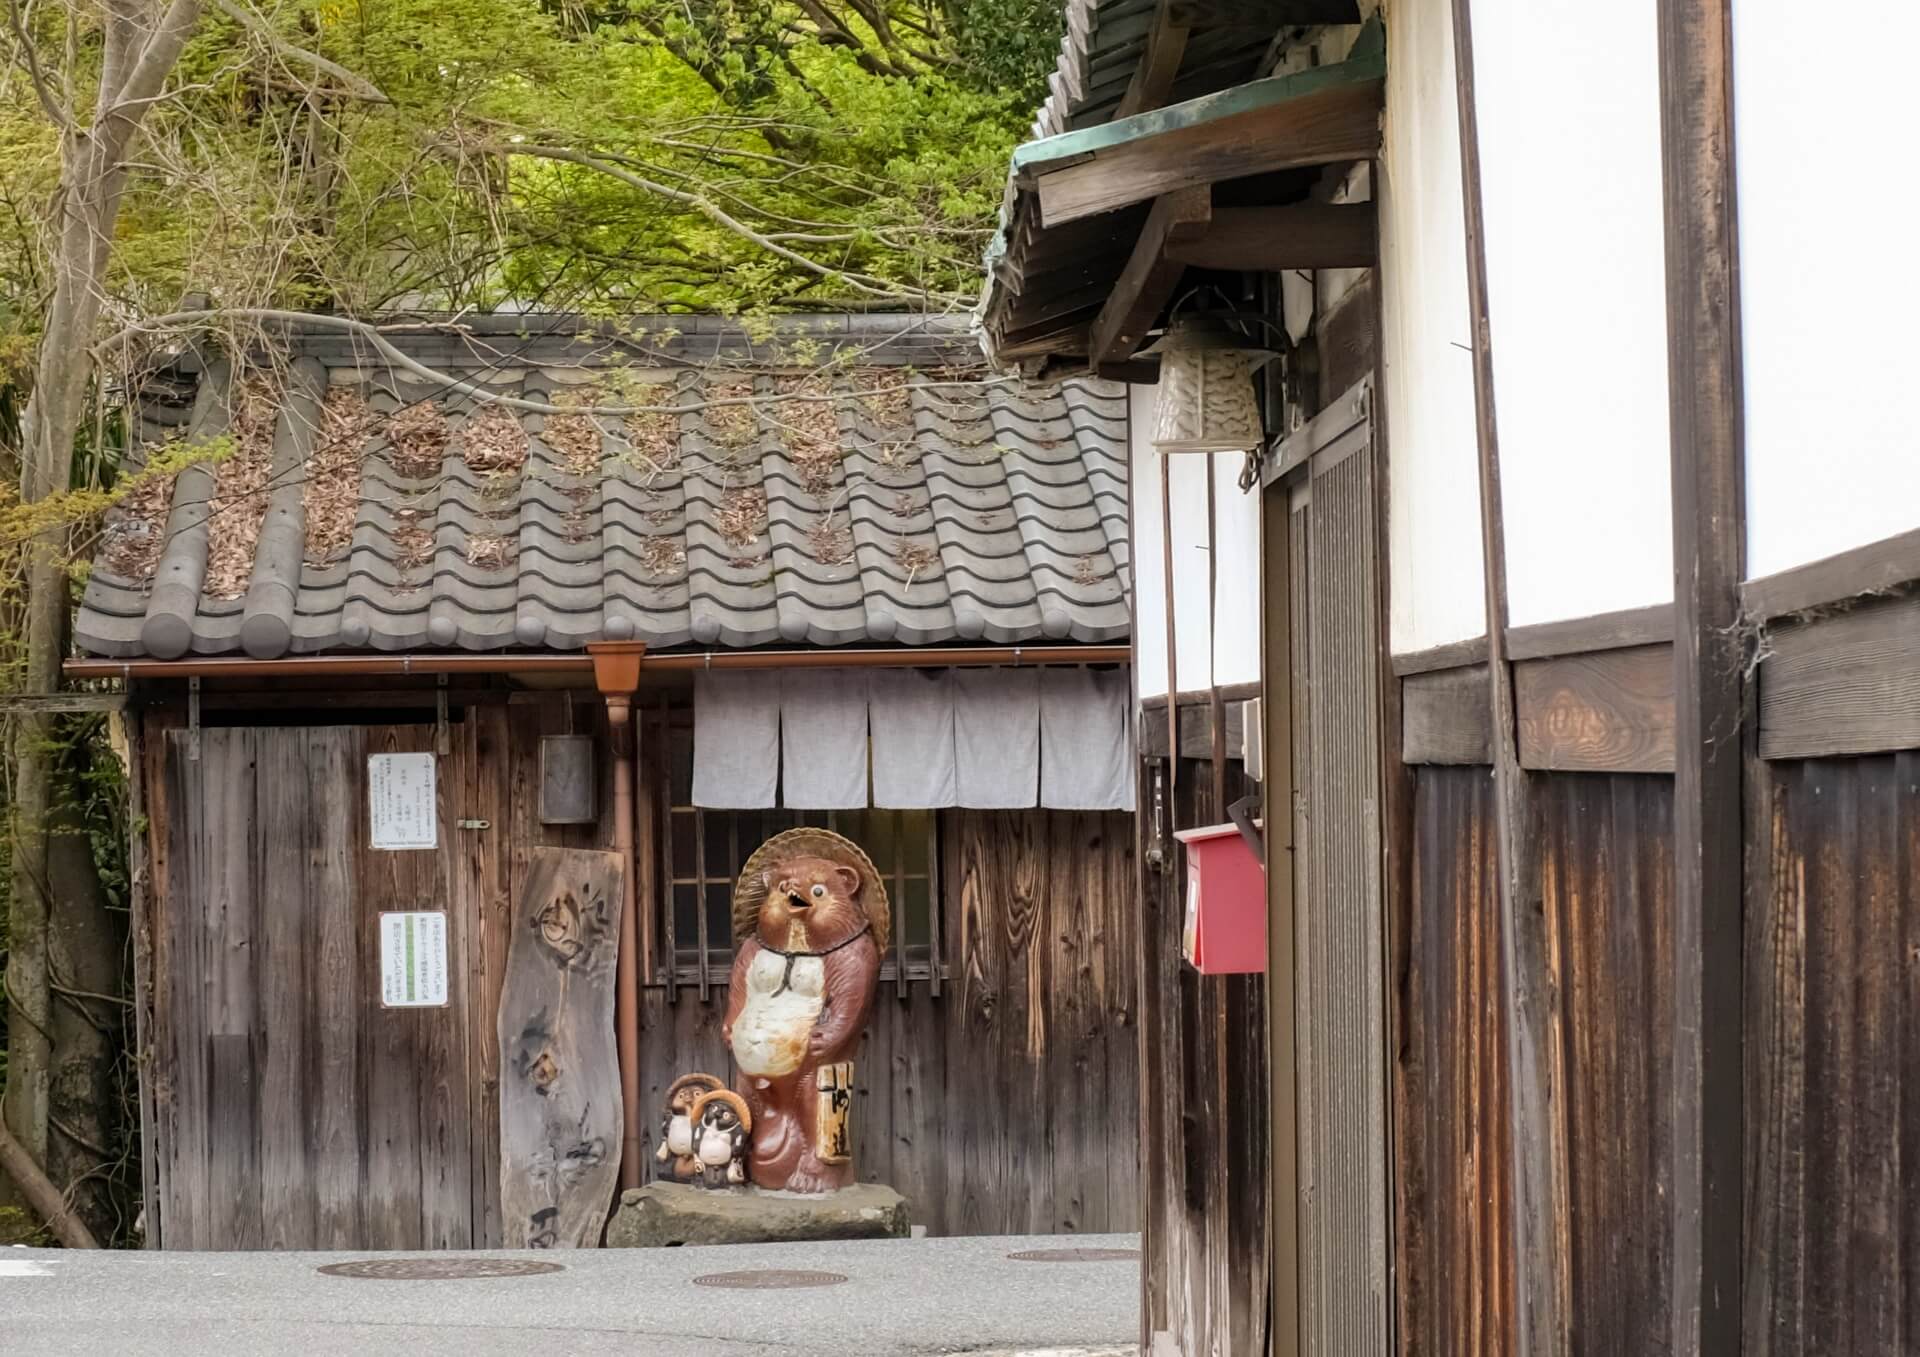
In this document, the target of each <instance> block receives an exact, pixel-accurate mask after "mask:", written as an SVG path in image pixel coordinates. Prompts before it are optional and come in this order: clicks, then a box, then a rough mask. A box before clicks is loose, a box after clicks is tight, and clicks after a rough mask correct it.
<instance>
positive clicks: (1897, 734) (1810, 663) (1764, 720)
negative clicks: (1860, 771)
mask: <svg viewBox="0 0 1920 1357" xmlns="http://www.w3.org/2000/svg"><path fill="white" fill-rule="evenodd" d="M1763 653H1764V654H1765V655H1766V659H1765V661H1764V662H1763V664H1762V665H1761V672H1760V753H1761V756H1762V757H1764V758H1769V759H1791V758H1809V757H1819V756H1826V755H1833V754H1871V753H1879V752H1882V751H1885V750H1893V749H1907V748H1915V747H1920V594H1915V595H1911V596H1908V597H1905V598H1898V599H1891V600H1888V601H1886V602H1883V603H1875V604H1869V605H1865V606H1862V607H1860V608H1856V609H1855V610H1853V611H1852V612H1847V613H1842V614H1840V615H1838V616H1835V617H1826V618H1820V619H1818V620H1816V621H1810V622H1805V623H1801V624H1798V625H1794V626H1787V627H1782V628H1780V629H1779V630H1777V631H1775V632H1773V633H1772V634H1771V635H1770V636H1769V637H1768V639H1767V648H1766V650H1765V652H1763Z"/></svg>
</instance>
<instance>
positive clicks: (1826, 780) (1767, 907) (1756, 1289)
mask: <svg viewBox="0 0 1920 1357" xmlns="http://www.w3.org/2000/svg"><path fill="white" fill-rule="evenodd" d="M1773 773H1774V787H1775V791H1774V795H1773V798H1772V804H1771V806H1770V807H1768V814H1767V816H1766V823H1765V825H1764V828H1763V830H1762V833H1763V834H1764V839H1763V840H1762V846H1763V847H1764V849H1765V852H1766V854H1767V858H1768V862H1769V867H1770V870H1769V871H1768V873H1767V879H1768V881H1769V888H1768V890H1767V891H1766V893H1765V894H1764V896H1763V897H1762V905H1761V907H1760V908H1757V909H1755V910H1754V911H1753V912H1752V913H1751V914H1750V916H1749V918H1748V920H1747V933H1746V949H1747V994H1748V1008H1747V1052H1748V1055H1747V1065H1746V1068H1747V1108H1748V1117H1747V1201H1748V1203H1749V1206H1748V1214H1747V1218H1746V1221H1747V1228H1748V1230H1749V1235H1748V1242H1747V1249H1746V1287H1745V1307H1746V1308H1745V1315H1744V1330H1745V1335H1744V1344H1745V1351H1746V1352H1748V1353H1751V1354H1756V1357H1788V1354H1794V1357H1800V1355H1801V1354H1807V1355H1808V1357H1839V1355H1840V1354H1843V1353H1846V1354H1855V1353H1858V1354H1893V1353H1910V1352H1914V1351H1920V1263H1917V1262H1916V1253H1917V1251H1916V1247H1915V1246H1916V1241H1920V1096H1916V1089H1917V1088H1920V751H1911V750H1909V751H1907V752H1904V753H1899V754H1884V755H1877V756H1874V757H1871V758H1840V759H1812V760H1807V761H1805V762H1797V763H1784V764H1776V765H1775V766H1774V769H1773ZM1749 843H1750V845H1752V843H1753V839H1752V837H1750V838H1749Z"/></svg>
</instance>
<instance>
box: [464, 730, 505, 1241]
mask: <svg viewBox="0 0 1920 1357" xmlns="http://www.w3.org/2000/svg"><path fill="white" fill-rule="evenodd" d="M508 738H509V734H508V726H507V713H506V711H505V709H504V708H500V707H469V708H467V711H466V720H465V721H464V722H463V723H462V725H461V728H460V731H459V736H458V740H457V743H456V749H457V750H458V753H459V757H458V760H457V762H456V764H455V768H456V770H457V775H458V778H459V783H458V785H459V787H460V790H461V796H462V800H461V803H460V804H459V805H458V806H456V807H455V808H454V810H455V818H456V819H470V820H482V821H485V822H486V823H487V825H488V826H489V828H487V829H466V830H457V831H456V834H457V837H456V839H455V841H454V845H453V848H454V854H455V857H454V872H455V886H454V893H453V900H454V902H455V908H457V909H458V910H459V911H460V912H461V914H462V915H464V916H465V918H466V920H467V931H466V949H465V950H466V955H467V985H468V990H467V1012H466V1031H467V1034H468V1036H467V1096H468V1106H469V1107H470V1108H471V1114H470V1115H471V1125H472V1128H473V1129H472V1145H471V1150H470V1156H471V1158H470V1171H469V1183H470V1188H469V1191H470V1193H471V1199H472V1203H473V1246H474V1247H475V1248H499V1247H500V1246H501V1238H502V1236H501V1225H500V1034H499V1028H498V1026H497V1025H496V1021H495V1016H496V1015H497V1014H498V1013H499V1011H500V993H501V989H502V986H503V985H504V984H505V981H506V969H507V947H508V942H509V934H510V931H511V919H512V903H513V895H512V890H511V886H510V883H509V871H510V865H509V852H508V848H507V843H508V837H507V836H508V833H509V820H510V818H511V809H510V807H509V796H510V791H509V767H508V759H507V750H508Z"/></svg>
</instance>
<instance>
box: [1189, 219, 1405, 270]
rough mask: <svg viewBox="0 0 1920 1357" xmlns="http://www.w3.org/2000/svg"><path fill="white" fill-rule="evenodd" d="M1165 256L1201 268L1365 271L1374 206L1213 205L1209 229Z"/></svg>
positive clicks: (1374, 248) (1372, 246)
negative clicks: (1214, 206)
mask: <svg viewBox="0 0 1920 1357" xmlns="http://www.w3.org/2000/svg"><path fill="white" fill-rule="evenodd" d="M1167 253H1168V255H1169V256H1171V257H1172V258H1174V259H1177V260H1179V261H1180V262H1181V263H1183V264H1191V265H1194V266H1195V267H1198V268H1203V269H1224V270H1229V271H1241V272H1246V273H1278V272H1280V271H1281V270H1282V269H1367V268H1372V267H1373V265H1374V263H1375V262H1376V261H1377V259H1378V256H1379V237H1378V233H1377V232H1376V230H1375V228H1374V210H1373V204H1372V203H1296V204H1294V205H1292V206H1290V207H1216V208H1214V210H1213V221H1212V223H1211V224H1210V225H1209V226H1208V227H1207V229H1206V230H1205V231H1204V232H1203V233H1201V234H1200V235H1197V236H1195V237H1194V238H1193V239H1191V240H1186V241H1182V242H1180V243H1178V244H1177V245H1173V244H1170V245H1169V246H1168V249H1167Z"/></svg>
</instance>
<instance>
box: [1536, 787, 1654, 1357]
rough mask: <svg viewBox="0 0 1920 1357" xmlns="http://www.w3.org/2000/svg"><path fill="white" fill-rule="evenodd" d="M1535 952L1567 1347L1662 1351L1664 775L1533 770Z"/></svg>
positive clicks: (1623, 1356)
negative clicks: (1541, 972)
mask: <svg viewBox="0 0 1920 1357" xmlns="http://www.w3.org/2000/svg"><path fill="white" fill-rule="evenodd" d="M1536 793H1537V798H1538V799H1537V802H1536V804H1537V807H1538V811H1539V823H1540V850H1539V863H1540V873H1541V881H1540V892H1541V900H1542V903H1543V905H1544V908H1545V910H1546V924H1547V954H1548V957H1549V958H1550V965H1551V976H1550V979H1549V983H1551V984H1553V985H1554V986H1555V987H1556V988H1557V989H1558V990H1559V992H1560V994H1561V997H1562V1004H1561V1006H1562V1013H1563V1014H1564V1021H1563V1025H1562V1047H1563V1049H1562V1051H1561V1053H1560V1060H1561V1062H1562V1065H1563V1067H1564V1069H1565V1071H1566V1073H1565V1078H1564V1080H1563V1087H1564V1088H1565V1089H1566V1103H1565V1106H1564V1107H1563V1108H1561V1109H1559V1112H1560V1115H1561V1117H1562V1118H1563V1119H1564V1124H1565V1130H1564V1135H1565V1137H1566V1142H1567V1167H1568V1220H1567V1222H1566V1227H1567V1228H1566V1235H1567V1237H1568V1239H1569V1240H1570V1245H1571V1257H1570V1259H1569V1262H1570V1265H1571V1276H1572V1283H1573V1284H1572V1289H1571V1291H1570V1293H1569V1297H1568V1299H1569V1313H1568V1319H1569V1324H1570V1329H1571V1332H1572V1334H1573V1345H1574V1346H1573V1350H1574V1351H1575V1352H1579V1353H1587V1354H1602V1355H1604V1354H1617V1357H1637V1355H1638V1354H1641V1353H1647V1352H1657V1351H1662V1350H1664V1345H1665V1343H1666V1341H1667V1334H1668V1330H1669V1327H1670V1325H1671V1322H1672V1321H1671V1314H1672V1302H1671V1296H1670V1292H1669V1277H1670V1271H1669V1268H1668V1266H1667V1264H1668V1259H1669V1241H1668V1238H1667V1233H1666V1230H1665V1228H1664V1225H1665V1213H1664V1211H1663V1209H1662V1208H1663V1203H1664V1201H1665V1197H1666V1192H1667V1188H1668V1184H1669V1183H1670V1182H1671V1178H1670V1162H1669V1158H1668V1144H1669V1137H1670V1135H1671V1130H1672V1127H1671V1122H1670V1107H1671V1104H1670V1102H1669V1098H1668V1090H1669V1082H1668V1077H1669V1065H1668V1060H1669V1055H1668V1046H1667V1043H1666V1042H1664V1041H1661V1040H1659V1039H1658V1038H1657V1036H1656V1034H1659V1033H1664V1032H1669V1031H1671V1030H1672V1027H1673V1021H1674V1006H1673V979H1672V970H1671V967H1670V965H1669V958H1670V957H1671V956H1672V954H1673V952H1672V945H1673V944H1672V933H1671V917H1672V902H1673V846H1672V845H1673V782H1672V779H1670V778H1665V777H1657V776H1648V775H1644V774H1642V775H1635V774H1625V773H1620V774H1590V773H1572V774H1554V775H1548V776H1542V777H1540V778H1538V779H1537V781H1536Z"/></svg>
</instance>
